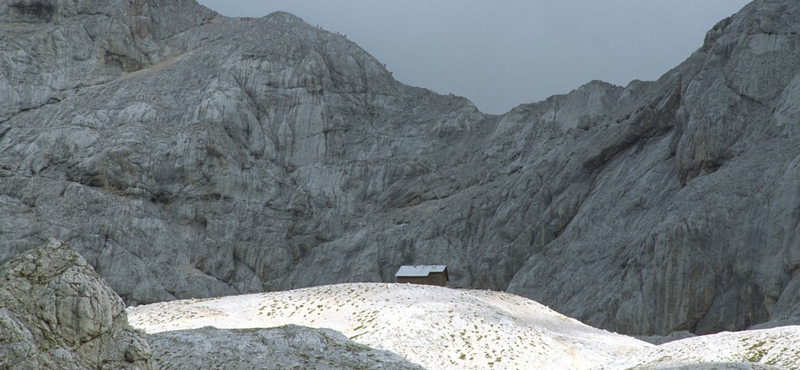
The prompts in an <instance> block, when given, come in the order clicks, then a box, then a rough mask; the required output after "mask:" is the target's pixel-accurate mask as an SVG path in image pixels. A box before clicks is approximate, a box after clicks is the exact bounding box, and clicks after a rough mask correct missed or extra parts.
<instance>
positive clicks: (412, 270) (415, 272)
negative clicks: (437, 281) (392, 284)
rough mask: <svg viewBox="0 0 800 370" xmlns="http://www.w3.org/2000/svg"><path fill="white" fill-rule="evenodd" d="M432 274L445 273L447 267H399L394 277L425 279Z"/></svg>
mask: <svg viewBox="0 0 800 370" xmlns="http://www.w3.org/2000/svg"><path fill="white" fill-rule="evenodd" d="M432 272H444V273H447V266H445V265H414V266H400V269H399V270H397V273H396V274H394V276H395V277H398V276H402V277H425V276H428V275H430V274H431V273H432Z"/></svg>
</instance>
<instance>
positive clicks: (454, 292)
mask: <svg viewBox="0 0 800 370" xmlns="http://www.w3.org/2000/svg"><path fill="white" fill-rule="evenodd" d="M0 298H2V300H0V329H2V330H0V369H15V370H17V369H21V370H27V369H131V370H133V369H164V370H168V369H172V370H183V369H186V370H189V369H220V370H236V369H254V368H259V369H309V368H313V369H330V370H339V369H342V370H344V369H387V370H389V369H409V370H411V369H414V370H416V369H423V368H427V369H431V370H433V369H598V370H600V369H603V370H611V369H619V370H622V369H632V368H635V369H642V370H645V369H673V368H681V369H698V370H710V369H797V368H800V354H799V353H798V351H797V348H798V345H800V327H796V326H787V327H779V328H773V329H763V330H753V331H744V332H737V333H720V334H715V335H708V336H699V337H695V338H690V339H685V340H680V341H674V342H670V343H667V344H662V345H660V346H654V345H652V344H648V343H645V342H642V341H639V340H637V339H634V338H630V337H626V336H623V335H619V334H614V333H609V332H606V331H603V330H599V329H595V328H592V327H589V326H587V325H584V324H582V323H580V322H578V321H577V320H574V319H570V318H568V317H565V316H563V315H560V314H558V313H556V312H554V311H552V310H550V309H548V308H547V307H545V306H542V305H540V304H538V303H536V302H533V301H530V300H527V299H525V298H522V297H518V296H514V295H511V294H507V293H501V292H489V291H475V290H458V289H448V288H438V287H425V286H411V285H398V284H340V285H331V286H324V287H314V288H307V289H301V290H295V291H287V292H279V293H262V294H251V295H242V296H230V297H224V298H215V299H204V300H186V301H172V302H167V303H157V304H151V305H145V306H139V307H131V308H128V309H127V310H125V309H124V308H123V306H122V301H121V299H120V298H119V297H118V296H117V295H116V294H114V293H113V291H112V290H111V288H110V287H109V286H108V285H107V284H106V283H105V282H104V281H103V280H102V279H101V278H100V277H99V276H98V275H97V274H96V273H95V272H94V271H93V270H92V268H91V267H90V266H89V265H88V264H87V263H86V261H85V260H84V259H83V258H82V257H80V256H79V255H78V254H77V253H75V252H74V251H73V250H72V249H71V248H70V247H69V246H67V245H65V244H64V243H62V242H59V241H55V240H54V241H51V242H50V243H48V244H47V245H45V246H43V247H41V248H38V249H35V250H31V251H28V252H25V253H23V254H21V255H20V256H18V257H15V258H12V259H11V261H9V263H7V264H5V265H3V266H0ZM298 325H303V326H298ZM137 329H142V330H144V331H139V330H137ZM145 332H146V333H148V334H145Z"/></svg>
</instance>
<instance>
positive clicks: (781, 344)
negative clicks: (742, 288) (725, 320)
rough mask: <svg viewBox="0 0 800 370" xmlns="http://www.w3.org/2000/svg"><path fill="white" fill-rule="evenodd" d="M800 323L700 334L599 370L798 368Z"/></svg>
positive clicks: (644, 351)
mask: <svg viewBox="0 0 800 370" xmlns="http://www.w3.org/2000/svg"><path fill="white" fill-rule="evenodd" d="M799 345H800V326H786V327H780V328H773V329H762V330H748V331H742V332H725V333H719V334H714V335H705V336H698V337H694V338H688V339H683V340H679V341H674V342H669V343H666V344H662V345H660V346H658V347H651V348H647V349H644V350H642V351H639V352H638V353H636V354H635V355H633V356H630V357H627V358H625V359H621V360H619V361H615V362H612V363H610V364H606V365H603V366H600V367H597V368H596V370H623V369H698V370H700V369H708V370H711V369H798V368H800V349H799V348H800V346H799Z"/></svg>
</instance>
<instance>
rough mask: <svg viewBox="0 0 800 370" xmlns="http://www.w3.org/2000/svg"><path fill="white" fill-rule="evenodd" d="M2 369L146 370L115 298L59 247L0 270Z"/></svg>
mask: <svg viewBox="0 0 800 370" xmlns="http://www.w3.org/2000/svg"><path fill="white" fill-rule="evenodd" d="M0 344H2V345H0V369H31V370H33V369H76V370H77V369H126V370H140V369H141V370H145V369H152V366H151V362H150V358H151V352H150V347H149V345H148V343H147V341H146V340H145V339H144V334H143V333H141V332H139V331H137V330H134V329H132V328H131V327H130V326H129V325H128V319H127V315H126V312H125V306H124V304H123V303H122V300H121V299H120V298H119V296H117V295H116V293H114V291H113V290H112V289H111V287H109V286H108V285H107V284H105V282H103V279H102V278H101V277H100V276H99V275H97V273H95V272H94V270H93V269H92V267H91V266H89V264H87V263H86V261H85V260H84V259H83V258H81V257H80V256H79V255H78V254H77V253H75V251H73V250H72V249H71V248H70V247H69V246H67V245H65V244H64V243H62V242H58V241H51V242H49V243H48V244H47V245H45V246H43V247H41V248H37V249H34V250H31V251H28V252H26V253H23V254H22V255H20V256H18V257H15V258H12V259H11V260H10V261H8V262H7V263H6V264H4V265H3V266H1V267H0Z"/></svg>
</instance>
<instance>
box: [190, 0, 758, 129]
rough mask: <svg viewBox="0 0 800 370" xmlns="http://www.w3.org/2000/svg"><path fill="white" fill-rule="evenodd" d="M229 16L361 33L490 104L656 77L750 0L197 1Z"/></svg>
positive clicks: (401, 71) (433, 79)
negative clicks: (289, 18)
mask: <svg viewBox="0 0 800 370" xmlns="http://www.w3.org/2000/svg"><path fill="white" fill-rule="evenodd" d="M198 2H199V3H201V4H203V5H205V6H207V7H209V8H211V9H213V10H216V11H217V12H219V13H221V14H224V15H227V16H237V17H238V16H248V17H261V16H264V15H267V14H269V13H272V12H274V11H277V10H282V11H286V12H289V13H292V14H294V15H297V16H298V17H300V18H303V19H304V20H305V21H306V22H308V23H310V24H311V25H315V26H316V25H319V26H321V27H322V28H324V29H326V30H328V31H331V32H337V31H338V32H340V33H342V34H345V35H347V38H348V39H350V40H353V41H355V42H356V43H357V44H358V45H359V46H361V47H362V48H364V49H365V50H366V51H367V52H369V53H370V54H372V55H373V56H374V57H376V58H377V59H378V60H380V61H381V62H382V63H386V66H387V68H388V69H389V70H390V71H392V72H394V77H395V78H396V79H398V80H399V81H401V82H403V83H405V84H408V85H413V86H420V87H425V88H428V89H431V90H433V91H436V92H438V93H442V94H448V93H453V94H456V95H461V96H464V97H467V98H468V99H470V100H471V101H472V102H473V103H475V105H476V106H477V107H478V108H479V109H480V110H481V111H483V112H487V113H495V114H499V113H505V112H507V111H509V110H510V109H511V108H513V107H515V106H517V105H519V104H523V103H531V102H535V101H540V100H543V99H545V98H547V97H548V96H551V95H555V94H563V93H567V92H569V91H570V90H572V89H575V88H577V87H579V86H580V85H583V84H584V83H586V82H589V81H591V80H603V81H607V82H611V83H613V84H617V85H623V86H624V85H627V84H628V82H630V81H631V80H634V79H639V80H655V79H657V78H658V77H660V76H661V75H662V74H664V73H665V72H667V71H668V70H669V69H671V68H673V67H675V66H677V65H678V64H679V63H681V62H682V61H683V60H684V59H686V58H687V57H688V56H689V55H690V54H691V53H692V52H694V51H695V50H696V49H697V48H699V47H700V46H701V45H702V43H703V38H704V37H705V33H706V31H708V30H709V29H711V27H712V26H713V25H714V24H716V23H717V22H718V21H720V20H722V19H723V18H725V17H727V16H730V15H731V14H733V13H735V12H737V11H738V10H739V9H741V8H742V7H743V6H744V5H745V4H747V3H749V2H750V1H749V0H603V1H598V0H497V1H488V0H380V1H378V0H198Z"/></svg>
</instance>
